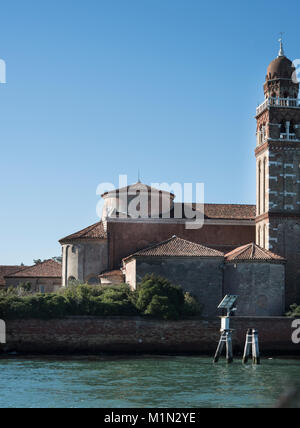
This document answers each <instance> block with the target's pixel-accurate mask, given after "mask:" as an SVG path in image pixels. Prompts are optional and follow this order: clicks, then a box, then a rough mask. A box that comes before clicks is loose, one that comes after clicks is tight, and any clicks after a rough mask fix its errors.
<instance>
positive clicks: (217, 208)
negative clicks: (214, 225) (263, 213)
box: [204, 204, 256, 220]
mask: <svg viewBox="0 0 300 428" xmlns="http://www.w3.org/2000/svg"><path fill="white" fill-rule="evenodd" d="M204 215H205V218H218V219H235V220H252V219H253V220H254V219H255V216H256V206H255V205H237V204H205V208H204Z"/></svg>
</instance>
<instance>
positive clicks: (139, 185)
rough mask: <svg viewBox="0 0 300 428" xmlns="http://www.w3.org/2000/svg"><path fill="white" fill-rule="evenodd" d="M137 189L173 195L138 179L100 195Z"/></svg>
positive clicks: (135, 190)
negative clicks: (133, 182) (135, 181)
mask: <svg viewBox="0 0 300 428" xmlns="http://www.w3.org/2000/svg"><path fill="white" fill-rule="evenodd" d="M137 191H141V192H143V191H147V192H154V193H156V192H159V193H164V194H169V195H171V196H174V194H173V193H170V192H166V191H165V190H160V189H156V188H155V187H151V186H148V184H144V183H141V182H140V181H138V182H137V183H135V184H131V185H129V186H127V187H121V188H120V189H116V190H112V191H110V192H106V193H104V194H103V195H102V197H103V196H107V195H110V194H112V195H114V194H119V193H128V192H133V193H135V192H137Z"/></svg>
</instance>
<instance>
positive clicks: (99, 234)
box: [59, 221, 107, 244]
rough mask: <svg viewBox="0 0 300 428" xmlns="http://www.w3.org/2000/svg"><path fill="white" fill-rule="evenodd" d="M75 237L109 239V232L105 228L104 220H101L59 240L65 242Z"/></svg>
mask: <svg viewBox="0 0 300 428" xmlns="http://www.w3.org/2000/svg"><path fill="white" fill-rule="evenodd" d="M74 239H107V234H106V231H105V230H104V225H103V223H102V221H99V222H98V223H95V224H93V225H92V226H89V227H86V228H85V229H83V230H80V231H79V232H76V233H73V234H72V235H69V236H66V237H65V238H63V239H61V240H60V241H59V242H60V243H61V244H63V243H64V242H68V241H72V240H74Z"/></svg>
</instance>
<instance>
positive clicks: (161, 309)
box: [144, 296, 180, 320]
mask: <svg viewBox="0 0 300 428" xmlns="http://www.w3.org/2000/svg"><path fill="white" fill-rule="evenodd" d="M144 313H145V315H151V316H153V317H155V318H162V319H164V320H177V319H178V318H179V316H180V312H179V310H178V308H176V307H175V305H173V304H172V303H170V300H169V299H168V297H165V296H153V298H152V300H151V302H150V304H149V305H148V306H147V308H146V310H145V312H144Z"/></svg>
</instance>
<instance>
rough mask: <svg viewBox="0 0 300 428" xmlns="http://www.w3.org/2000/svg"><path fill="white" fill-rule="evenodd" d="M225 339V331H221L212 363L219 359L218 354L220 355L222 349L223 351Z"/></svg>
mask: <svg viewBox="0 0 300 428" xmlns="http://www.w3.org/2000/svg"><path fill="white" fill-rule="evenodd" d="M225 341H226V336H225V332H222V334H221V337H220V340H219V344H218V347H217V351H216V355H215V358H214V363H217V362H218V361H219V359H220V356H221V355H222V351H223V348H224V343H225Z"/></svg>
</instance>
